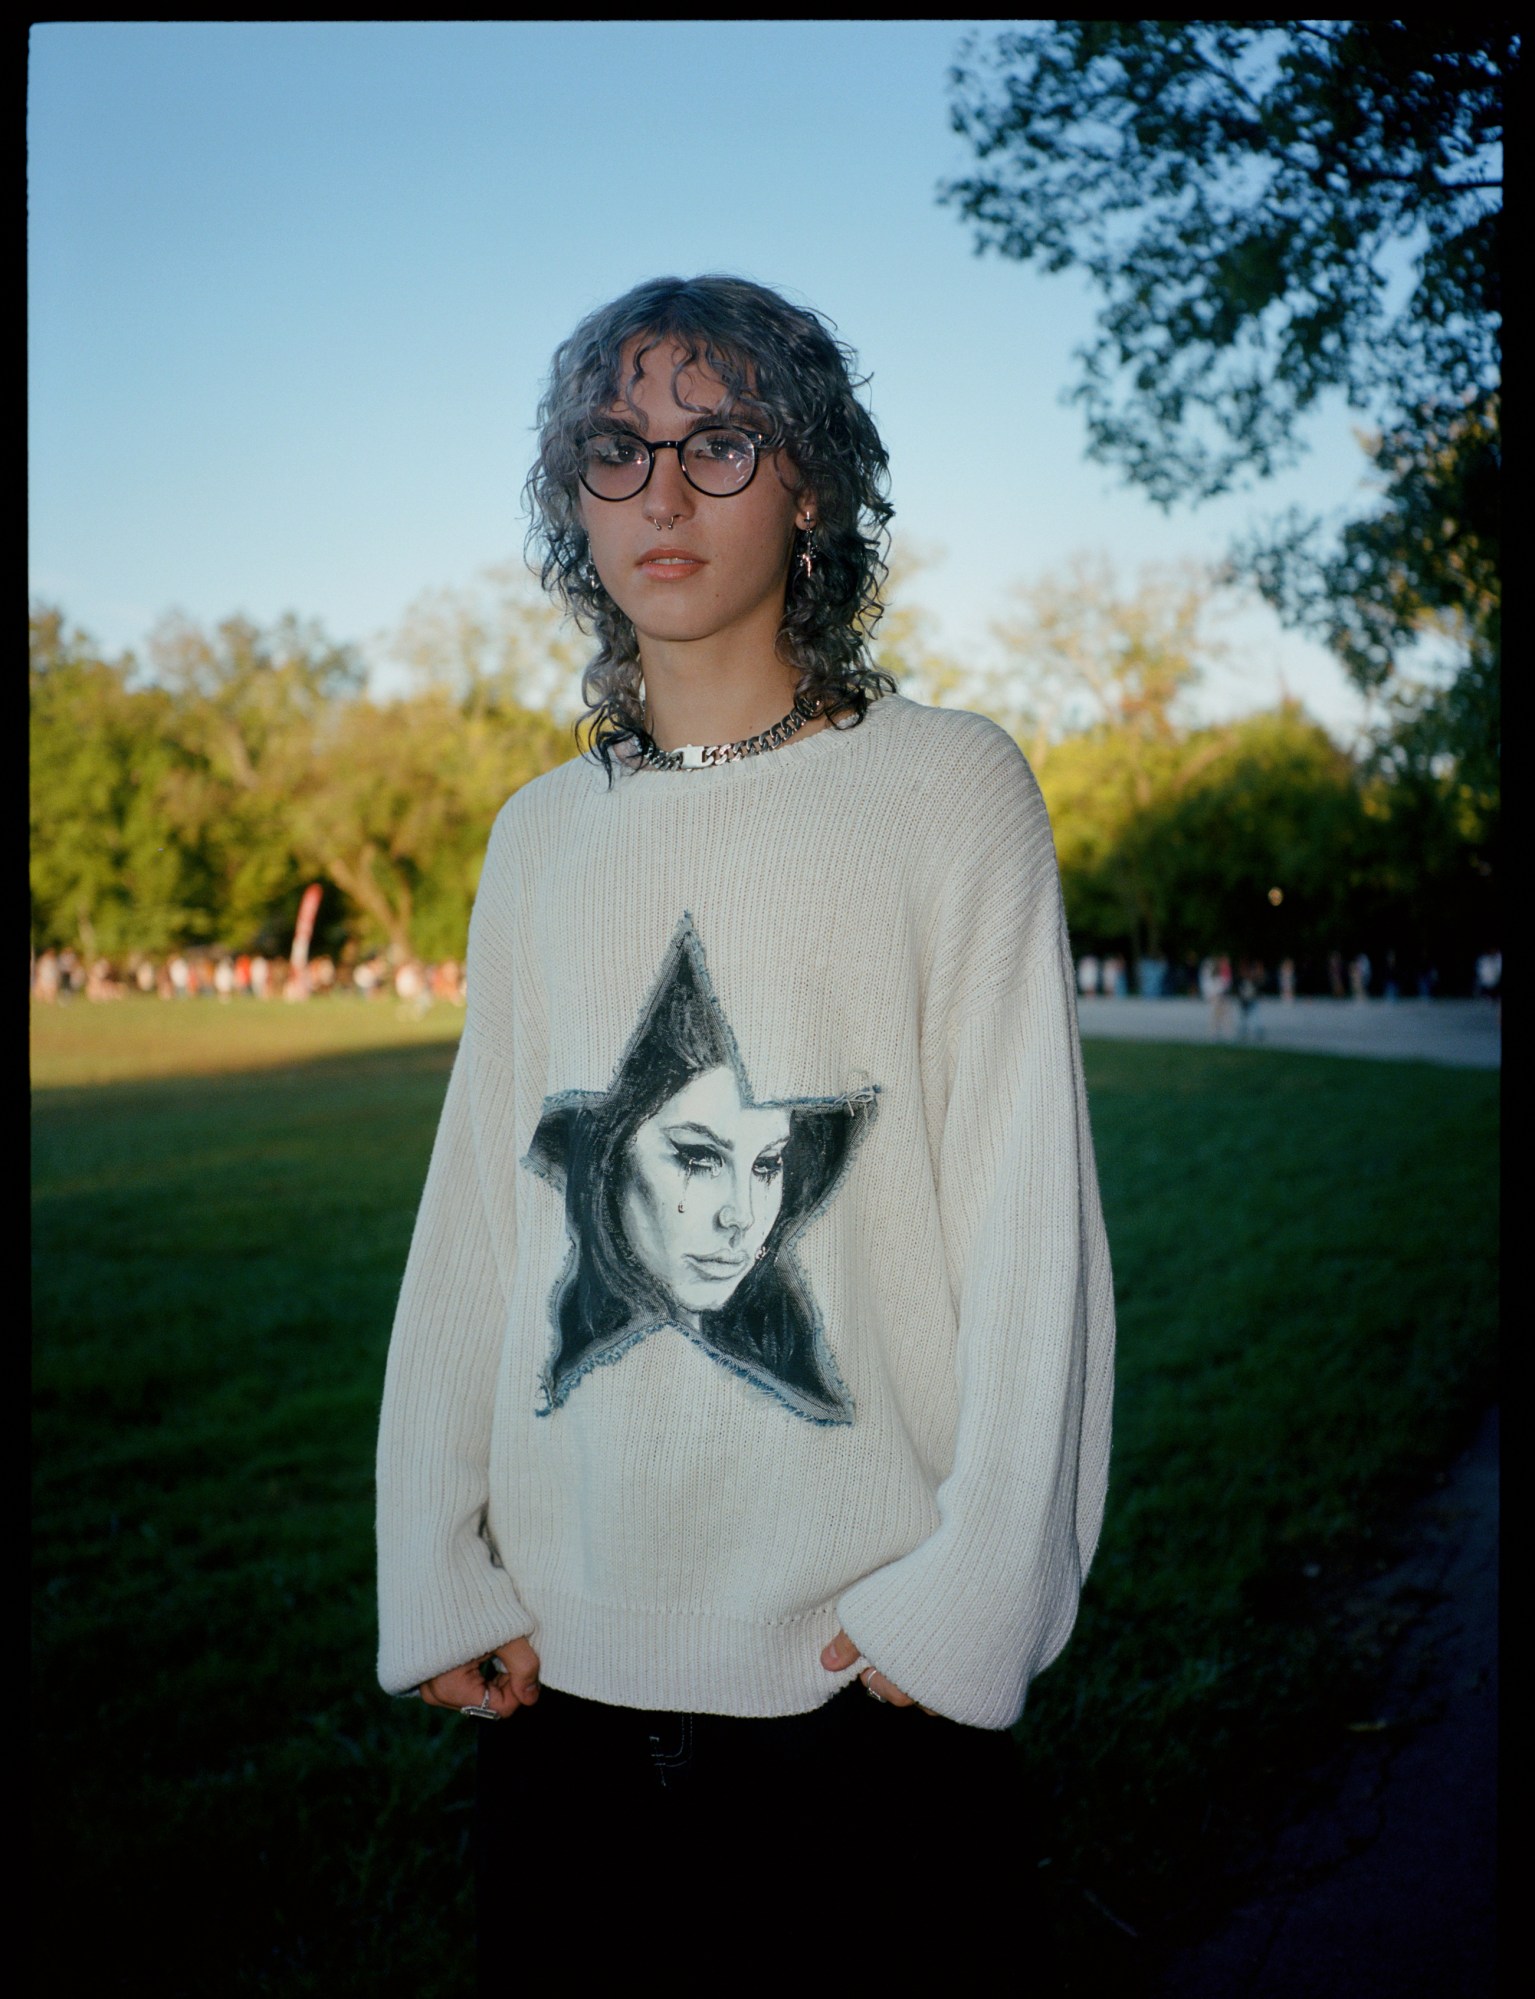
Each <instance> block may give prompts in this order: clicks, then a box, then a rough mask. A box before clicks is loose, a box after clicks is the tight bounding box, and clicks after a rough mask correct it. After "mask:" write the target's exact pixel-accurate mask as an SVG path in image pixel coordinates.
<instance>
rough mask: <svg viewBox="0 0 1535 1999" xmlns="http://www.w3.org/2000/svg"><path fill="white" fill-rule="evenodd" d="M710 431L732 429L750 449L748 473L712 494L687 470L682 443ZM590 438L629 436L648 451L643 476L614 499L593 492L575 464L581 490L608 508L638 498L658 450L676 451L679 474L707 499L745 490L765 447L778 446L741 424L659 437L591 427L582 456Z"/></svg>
mask: <svg viewBox="0 0 1535 1999" xmlns="http://www.w3.org/2000/svg"><path fill="white" fill-rule="evenodd" d="M711 430H733V431H734V432H735V433H736V435H737V436H738V437H744V438H745V439H746V441H747V443H748V444H749V445H750V446H751V448H752V469H751V470H750V472H748V473H747V475H746V477H745V478H744V479H743V480H742V481H741V483H740V485H739V486H732V487H731V489H730V491H729V492H728V493H711V492H710V491H709V488H708V487H707V486H700V485H699V483H698V481H697V480H696V479H695V478H694V477H693V475H692V473H691V472H689V470H688V468H687V461H686V459H685V458H684V457H683V455H682V447H683V445H684V444H689V443H691V442H692V440H693V439H694V438H695V437H703V436H705V435H706V434H707V433H708V432H709V431H711ZM593 437H632V438H633V440H634V442H635V443H636V444H640V445H643V446H644V448H645V449H646V451H648V452H649V453H650V463H649V465H647V466H646V468H645V476H644V478H643V479H641V481H640V483H639V484H638V485H637V486H636V487H635V489H634V491H633V492H632V493H625V494H624V495H623V498H622V499H615V498H614V496H613V495H612V494H611V493H597V492H593V491H592V488H591V487H590V486H588V485H587V483H586V478H585V475H584V474H583V473H582V470H581V466H580V463H579V462H578V463H577V465H576V477H577V478H578V479H579V480H580V481H581V490H582V491H583V492H584V493H591V495H592V498H593V499H594V500H601V501H603V502H604V503H605V504H606V505H607V506H610V507H621V506H622V505H623V504H624V501H625V500H637V499H638V498H639V496H640V494H641V493H643V492H644V490H645V488H646V487H647V486H648V485H649V484H650V481H651V477H652V475H653V474H654V472H655V469H656V453H657V452H658V451H675V452H676V454H677V464H678V467H679V469H680V470H681V473H682V476H683V478H684V479H686V480H687V482H688V484H689V485H690V486H691V487H692V488H693V491H694V492H695V493H702V494H703V496H704V498H705V499H706V500H733V499H734V498H735V496H736V494H737V493H744V492H745V491H746V489H747V487H748V486H749V485H750V484H751V482H752V481H753V479H755V478H756V476H757V467H758V466H759V465H760V464H761V463H762V453H763V451H764V449H767V450H775V451H776V450H777V448H778V447H777V446H776V445H769V444H768V442H767V439H766V437H765V436H764V435H763V433H762V432H761V431H760V430H749V429H748V428H747V427H746V425H745V424H743V423H699V424H695V425H694V426H693V428H692V429H691V430H690V431H688V432H687V434H686V435H685V436H683V437H658V438H655V439H654V440H652V439H651V438H648V437H641V436H640V434H639V432H638V431H637V430H625V429H623V428H622V426H618V425H615V427H614V428H613V429H612V430H594V431H593V432H592V433H591V435H590V436H589V437H586V438H584V439H583V440H582V444H581V450H582V454H583V456H584V454H585V451H586V447H587V445H588V444H590V443H591V441H592V438H593Z"/></svg>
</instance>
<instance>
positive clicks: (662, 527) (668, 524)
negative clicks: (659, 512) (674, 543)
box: [650, 514, 677, 534]
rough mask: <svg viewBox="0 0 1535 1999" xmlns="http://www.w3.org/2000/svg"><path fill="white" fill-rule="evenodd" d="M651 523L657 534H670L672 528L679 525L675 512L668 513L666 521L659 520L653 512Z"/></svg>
mask: <svg viewBox="0 0 1535 1999" xmlns="http://www.w3.org/2000/svg"><path fill="white" fill-rule="evenodd" d="M650 523H651V526H652V527H653V528H654V529H655V531H656V533H657V534H670V533H671V531H672V529H673V528H674V527H675V526H676V525H677V516H676V515H675V514H668V515H667V516H666V519H665V520H664V521H658V520H657V519H656V517H655V515H654V514H652V515H651V517H650Z"/></svg>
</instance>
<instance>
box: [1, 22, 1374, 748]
mask: <svg viewBox="0 0 1535 1999" xmlns="http://www.w3.org/2000/svg"><path fill="white" fill-rule="evenodd" d="M965 27H966V24H965V23H963V22H949V21H917V22H803V21H794V22H788V23H774V22H660V23H655V22H638V23H612V22H576V23H536V22H535V23H507V24H500V23H472V22H470V23H456V24H455V23H448V24H431V23H364V24H361V25H346V24H327V23H305V22H298V23H275V24H222V23H213V24H202V25H196V24H191V25H184V24H159V23H152V22H129V23H118V24H112V23H106V24H103V23H78V24H72V23H62V24H55V25H47V26H43V27H39V28H34V29H33V31H32V40H31V68H30V79H29V107H28V156H29V237H30V252H29V255H30V308H29V325H30V351H31V539H32V578H33V590H34V593H35V594H36V595H39V596H42V597H46V598H48V599H49V600H51V601H53V602H57V603H59V604H61V605H62V606H63V608H64V609H65V611H66V612H67V613H68V615H69V616H70V618H71V619H72V620H73V621H74V622H76V623H78V624H80V625H82V626H83V627H84V628H85V629H86V630H87V631H88V632H90V633H91V634H92V636H93V637H95V638H96V639H97V640H98V641H100V642H101V643H102V644H103V645H104V646H107V647H109V648H112V649H117V648H120V647H126V646H140V645H141V644H142V641H143V638H144V636H145V634H146V633H147V631H148V630H149V629H150V627H151V626H152V625H153V623H154V622H155V620H156V619H157V618H158V617H159V616H161V615H162V614H163V613H165V612H166V611H168V610H170V609H172V608H176V609H180V610H182V611H185V612H186V613H188V614H189V615H191V616H192V617H194V618H199V619H205V620H213V619H216V618H219V617H223V616H225V615H228V614H229V613H231V612H234V611H242V612H244V613H246V614H247V615H249V616H251V617H254V618H256V619H258V620H261V621H266V620H269V619H273V618H275V617H277V616H278V615H279V614H280V613H282V612H283V611H286V610H290V609H291V610H295V611H298V612H300V613H301V614H303V615H305V616H310V617H315V618H318V619H320V620H321V621H322V622H323V624H324V625H325V626H326V628H327V630H328V631H329V632H330V633H331V635H332V636H333V637H336V638H341V639H351V640H355V641H359V642H363V643H372V642H374V641H376V639H377V638H378V636H379V635H381V634H383V633H385V632H387V631H388V630H389V629H390V628H392V627H393V626H394V625H395V624H396V623H397V621H398V620H399V618H400V615H401V614H402V612H403V611H404V610H405V609H406V607H407V606H408V605H409V604H410V602H411V601H412V600H413V599H414V598H416V597H417V596H419V595H420V594H421V593H422V592H424V591H427V590H431V589H437V588H441V587H444V586H449V587H451V586H458V585H464V584H468V583H470V582H472V580H473V579H474V577H475V575H476V574H477V572H479V571H480V570H482V569H483V568H485V567H486V566H487V565H489V564H492V563H497V562H501V561H504V560H505V559H506V558H507V557H508V556H509V555H511V554H513V553H514V552H515V551H516V550H518V549H519V548H520V547H521V543H522V535H523V528H524V522H523V519H522V516H521V511H520V487H521V482H522V477H523V473H524V470H525V467H526V463H527V459H528V453H529V441H530V427H531V424H532V421H533V414H534V406H535V403H536V400H537V397H538V392H539V386H540V382H541V380H542V377H543V373H544V370H545V369H546V367H547V364H548V359H549V355H550V353H551V351H552V349H553V347H554V346H555V344H556V342H557V341H558V340H559V339H561V338H562V337H563V336H564V335H565V334H566V333H567V332H568V331H569V330H570V328H571V327H572V326H573V325H574V323H575V322H576V320H577V319H578V318H579V317H580V316H581V315H582V314H583V313H584V312H586V311H587V310H589V309H590V308H591V307H592V306H593V305H595V304H598V303H600V302H601V301H603V300H604V299H607V298H610V297H613V296H615V295H616V294H618V293H619V292H621V291H623V290H625V289H626V288H627V287H628V286H629V285H631V284H633V283H634V282H636V281H637V280H638V279H640V278H643V277H649V276H654V275H656V274H658V273H660V272H663V271H669V272H681V273H684V274H688V273H692V272H697V271H702V270H721V269H723V270H730V271H736V272H740V273H743V274H745V275H747V276H750V277H754V278H757V279H760V280H763V281H765V282H767V283H770V284H774V285H777V286H779V287H780V288H782V289H784V290H785V291H786V292H788V293H789V295H790V296H792V297H795V298H797V299H798V300H800V301H802V302H805V303H809V304H812V305H815V306H817V307H818V308H820V309H821V310H822V311H823V312H826V313H828V314H829V315H830V316H831V318H832V319H833V320H834V321H835V322H836V324H837V327H838V330H839V332H840V333H841V335H842V337H843V338H845V339H847V340H849V341H850V342H851V343H852V344H853V346H854V347H855V348H856V349H857V350H858V352H859V355H860V357H861V359H862V362H863V365H864V367H865V368H866V369H867V370H869V371H871V373H872V384H871V388H870V391H869V398H870V402H871V406H872V408H873V411H874V414H875V417H876V419H877V421H878V423H879V425H880V427H881V430H882V432H883V435H884V437H885V441H886V443H887V445H888V447H889V450H890V453H891V458H892V465H893V489H892V498H893V500H894V502H895V506H896V520H895V529H896V533H897V536H898V537H899V538H900V539H902V540H904V541H905V542H907V543H908V544H909V545H912V546H914V547H916V548H919V549H922V550H926V551H928V552H930V553H933V552H938V551H941V559H939V560H936V561H934V562H932V563H931V564H930V565H929V566H928V567H927V568H926V569H925V570H924V571H923V573H922V575H921V577H920V580H919V581H918V582H917V583H916V584H914V585H913V586H912V594H913V596H914V597H916V598H917V599H919V600H920V601H921V602H922V603H923V604H924V605H926V606H927V607H928V608H929V609H930V610H931V611H932V612H933V614H934V616H935V618H936V620H937V623H938V628H939V633H940V636H941V637H942V639H943V640H944V642H945V643H946V644H947V645H949V646H950V647H951V648H952V649H954V650H956V651H958V652H960V653H961V654H968V655H970V656H975V657H979V655H980V653H981V652H982V651H983V650H984V648H985V646H986V643H987V640H986V630H987V625H988V622H989V620H990V619H991V618H992V617H994V616H996V615H998V614H1000V613H1001V612H1002V611H1003V609H1004V608H1005V594H1006V589H1007V586H1008V584H1009V583H1011V582H1013V581H1015V580H1023V581H1027V580H1030V579H1032V578H1035V577H1037V576H1039V575H1041V574H1042V573H1044V572H1046V571H1049V570H1051V569H1055V568H1059V567H1060V566H1062V565H1063V564H1064V563H1065V562H1066V561H1067V559H1068V558H1069V557H1070V556H1071V555H1073V554H1074V553H1075V552H1077V551H1079V550H1081V551H1099V550H1102V551H1105V552H1107V554H1108V555H1109V556H1110V557H1111V558H1112V559H1113V560H1114V561H1115V563H1116V564H1117V565H1118V566H1119V568H1120V569H1121V571H1122V572H1123V573H1124V575H1125V576H1126V577H1127V578H1129V577H1131V576H1132V575H1133V573H1134V571H1135V570H1136V568H1137V567H1138V566H1139V565H1141V564H1143V563H1148V562H1155V563H1163V562H1173V561H1177V560H1180V559H1182V558H1186V557H1188V558H1194V559H1211V558H1214V557H1216V556H1218V555H1219V554H1220V552H1221V551H1222V549H1223V548H1224V547H1225V545H1226V543H1227V542H1228V540H1229V539H1230V538H1231V537H1232V535H1233V534H1234V533H1235V532H1237V531H1239V530H1240V529H1242V528H1243V527H1244V526H1246V524H1247V523H1248V521H1249V520H1250V519H1251V518H1253V517H1254V516H1257V515H1264V514H1267V513H1270V512H1277V511H1278V510H1279V509H1280V508H1281V507H1282V506H1284V505H1286V504H1288V503H1290V502H1291V501H1299V502H1301V503H1303V504H1309V505H1312V506H1314V507H1316V508H1318V509H1322V510H1331V509H1334V508H1337V507H1339V506H1341V505H1343V504H1345V503H1347V502H1348V501H1349V500H1350V498H1351V496H1353V495H1354V494H1355V493H1356V492H1357V488H1358V485H1359V480H1360V475H1361V472H1362V470H1363V463H1364V461H1363V457H1362V454H1361V453H1360V450H1359V448H1358V445H1357V444H1356V443H1355V442H1354V440H1353V438H1352V435H1351V432H1350V428H1349V424H1348V422H1347V420H1346V418H1345V416H1344V414H1343V413H1342V412H1341V411H1339V412H1335V413H1333V414H1331V415H1324V416H1323V417H1322V418H1321V419H1320V420H1319V422H1318V426H1317V429H1316V431H1315V433H1314V448H1313V450H1312V452H1311V453H1310V455H1309V456H1308V458H1307V459H1306V460H1305V462H1304V464H1303V465H1302V466H1301V467H1300V468H1298V469H1297V470H1296V471H1295V472H1294V473H1291V474H1289V475H1287V476H1286V477H1285V478H1284V479H1282V480H1275V481H1270V482H1268V484H1267V485H1265V486H1264V487H1262V488H1260V489H1258V490H1256V491H1255V492H1254V493H1253V494H1251V495H1245V496H1234V497H1232V498H1230V499H1227V500H1223V501H1221V502H1218V503H1215V504H1212V505H1209V506H1206V507H1204V508H1201V509H1199V510H1198V511H1197V512H1191V511H1183V512H1179V513H1175V514H1173V515H1171V516H1164V515H1163V514H1161V513H1160V512H1158V510H1157V509H1155V508H1154V507H1152V506H1151V505H1150V504H1149V502H1147V501H1146V500H1145V499H1143V498H1142V497H1141V496H1140V495H1139V494H1138V493H1136V492H1134V491H1133V490H1130V489H1128V488H1126V487H1124V486H1122V485H1121V484H1120V483H1119V482H1118V481H1117V479H1116V478H1115V477H1114V476H1113V475H1112V474H1111V473H1110V472H1108V471H1107V470H1105V469H1104V468H1102V467H1098V466H1094V465H1092V464H1090V463H1089V462H1088V461H1087V460H1086V458H1085V456H1084V453H1083V438H1084V433H1083V427H1082V420H1081V417H1080V415H1079V414H1078V413H1077V412H1076V411H1075V410H1074V409H1071V408H1067V407H1065V406H1063V405H1062V403H1061V400H1060V396H1061V392H1062V390H1063V389H1065V388H1066V387H1067V386H1068V385H1069V384H1070V382H1071V381H1072V380H1073V379H1074V378H1075V370H1074V367H1073V363H1072V359H1071V355H1072V350H1073V348H1074V347H1075V346H1076V345H1077V344H1078V343H1079V342H1080V341H1082V340H1083V339H1084V338H1085V336H1086V334H1087V332H1088V330H1089V327H1090V325H1091V320H1092V300H1091V297H1090V295H1089V294H1088V292H1087V290H1086V288H1085V287H1084V286H1083V285H1082V284H1081V282H1080V281H1079V280H1077V279H1076V278H1074V277H1072V276H1069V275H1068V276H1065V277H1055V278H1051V277H1046V276H1044V275H1042V274H1040V273H1039V272H1037V271H1036V270H1034V269H1033V268H1031V267H1023V266H1019V265H1016V264H1007V263H1003V262H1001V261H1000V260H998V259H996V258H995V257H990V256H988V257H986V258H978V257H976V256H975V255H974V254H973V252H972V249H971V242H970V237H969V234H968V232H967V231H966V229H965V228H964V226H963V225H962V224H961V223H960V222H959V221H958V220H957V219H956V217H955V215H954V213H953V211H952V210H950V209H947V208H942V207H940V206H939V205H938V203H937V202H936V200H935V198H934V197H935V190H936V187H937V184H938V182H939V181H940V180H941V179H943V178H944V177H946V176H951V175H957V174H959V173H962V172H963V171H964V169H965V165H966V159H965V153H964V149H963V146H962V144H961V142H960V141H959V140H958V139H957V138H956V137H954V135H953V134H952V133H951V132H950V131H949V128H948V119H947V109H946V88H945V84H946V71H947V68H948V65H949V64H950V62H951V61H952V60H953V58H954V55H955V52H956V50H957V48H958V45H959V42H960V40H961V37H962V35H963V33H964V31H965ZM1228 635H1229V636H1230V638H1231V639H1232V640H1233V641H1234V642H1235V648H1236V653H1235V658H1234V660H1233V663H1232V665H1231V666H1230V667H1229V668H1228V669H1225V670H1223V671H1222V672H1220V673H1219V674H1217V675H1216V676H1214V677H1213V678H1212V680H1211V681H1210V683H1209V684H1208V685H1207V687H1206V689H1205V690H1204V693H1203V695H1202V697H1201V705H1202V706H1203V708H1204V710H1205V712H1206V713H1209V714H1212V715H1213V714H1229V713H1235V712H1240V711H1241V710H1243V709H1247V708H1252V707H1258V706H1264V705H1268V704H1269V703H1271V702H1272V701H1273V700H1274V698H1275V696H1276V694H1277V692H1278V689H1279V684H1280V677H1281V675H1282V676H1283V679H1284V682H1285V684H1286V685H1287V686H1288V688H1289V689H1290V691H1291V692H1292V693H1295V694H1298V695H1300V697H1301V698H1302V699H1303V700H1305V702H1306V703H1307V705H1308V707H1310V708H1311V710H1312V712H1313V713H1315V714H1317V715H1318V716H1319V717H1320V718H1321V719H1322V720H1324V721H1326V722H1328V723H1329V725H1330V726H1332V727H1334V728H1335V729H1337V730H1338V731H1339V732H1340V733H1345V734H1346V733H1348V732H1349V731H1351V730H1352V728H1353V727H1354V726H1355V725H1356V724H1357V721H1358V719H1359V717H1360V716H1361V714H1362V712H1363V710H1362V707H1361V704H1360V703H1359V701H1358V699H1357V697H1356V696H1354V695H1353V694H1352V692H1351V691H1350V690H1349V689H1348V688H1347V686H1346V685H1345V683H1344V681H1343V679H1342V676H1341V674H1340V673H1339V671H1338V669H1337V668H1336V666H1335V665H1334V664H1333V663H1332V661H1331V660H1330V659H1329V657H1328V656H1327V655H1326V654H1325V653H1324V652H1323V651H1322V650H1321V649H1320V648H1318V647H1316V646H1315V645H1312V644H1310V643H1309V642H1307V641H1304V640H1301V639H1299V638H1298V637H1296V636H1294V635H1292V634H1287V633H1283V632H1282V631H1281V630H1280V629H1279V627H1278V626H1277V624H1276V623H1275V622H1274V621H1273V620H1272V618H1270V617H1269V616H1268V614H1267V613H1266V612H1263V611H1262V610H1261V609H1257V608H1254V609H1252V610H1249V611H1246V612H1243V613H1241V614H1239V615H1238V616H1236V617H1235V618H1234V620H1233V621H1232V622H1231V625H1230V628H1229V634H1228Z"/></svg>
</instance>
